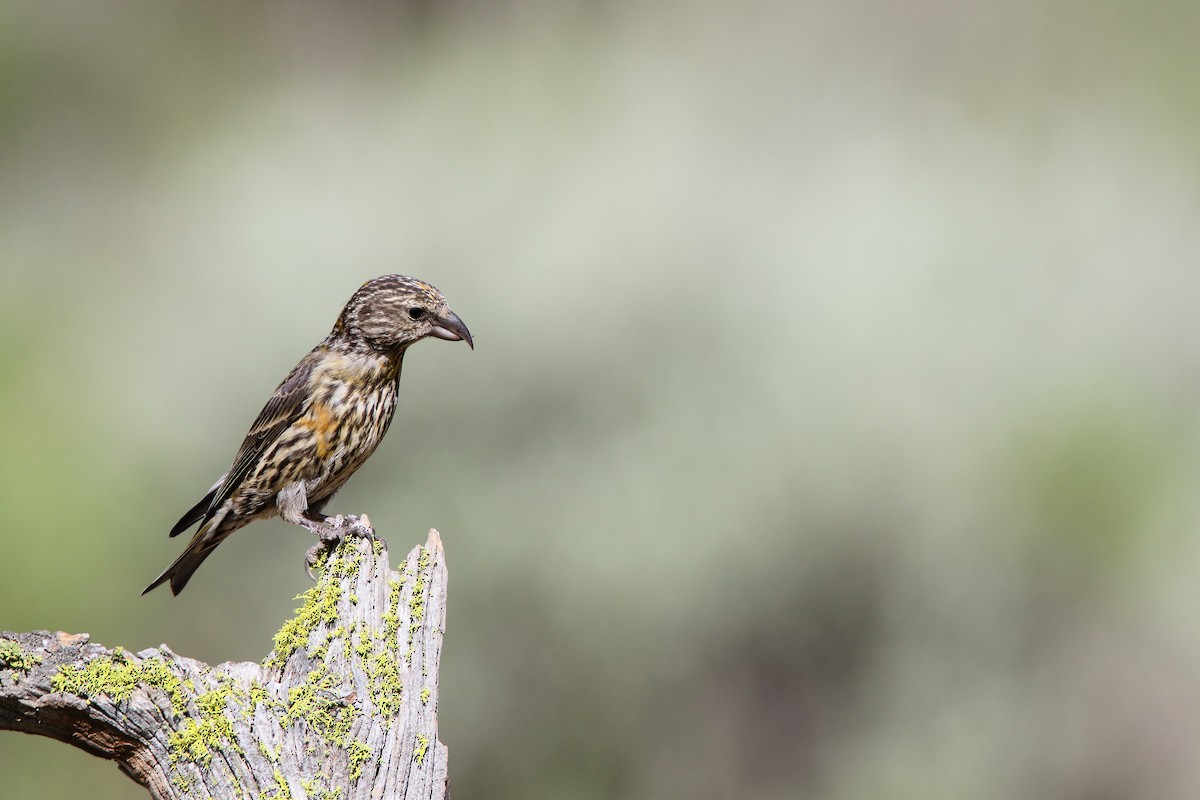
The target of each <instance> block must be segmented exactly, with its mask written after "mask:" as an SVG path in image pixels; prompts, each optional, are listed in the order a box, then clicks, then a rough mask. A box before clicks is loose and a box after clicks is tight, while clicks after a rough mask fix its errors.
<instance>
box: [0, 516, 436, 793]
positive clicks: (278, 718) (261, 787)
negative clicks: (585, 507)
mask: <svg viewBox="0 0 1200 800" xmlns="http://www.w3.org/2000/svg"><path fill="white" fill-rule="evenodd" d="M319 569H320V575H319V578H318V580H317V583H316V585H315V586H313V587H312V588H311V589H309V590H308V591H307V592H305V593H304V594H303V595H301V596H300V598H299V599H300V600H302V602H301V604H300V607H299V608H298V609H297V610H296V615H295V616H294V617H293V618H292V619H290V620H288V621H287V622H285V623H284V624H283V627H282V628H280V630H279V633H277V634H276V635H275V643H274V649H273V650H272V651H271V653H270V655H268V656H267V657H266V659H265V660H264V661H263V662H262V663H261V664H255V663H249V662H247V663H228V662H227V663H224V664H218V665H216V666H209V665H207V664H202V663H200V662H198V661H195V660H193V659H190V658H185V657H183V656H180V655H177V654H176V653H174V652H172V651H171V650H170V649H169V648H168V647H167V646H166V645H162V646H161V647H159V648H157V649H150V650H143V651H142V652H140V653H136V654H131V653H129V652H127V651H125V650H124V649H122V648H120V647H116V648H113V649H111V650H110V649H108V648H105V647H102V646H100V645H97V644H91V643H89V641H88V635H87V634H74V635H72V634H67V633H62V632H59V633H50V632H48V631H35V632H33V633H9V632H3V633H0V730H16V731H24V732H26V733H36V734H40V735H42V736H49V737H52V738H54V739H58V740H59V741H63V742H69V743H70V744H73V745H75V746H76V747H79V748H81V749H83V750H86V751H87V752H89V753H91V754H93V755H96V756H100V757H102V758H111V759H113V760H114V761H116V762H117V764H118V765H119V766H120V768H121V770H122V771H123V772H124V773H125V774H126V775H128V776H129V777H131V778H133V779H134V780H135V781H137V782H138V783H140V784H142V785H143V786H145V787H146V788H147V789H149V790H150V795H151V796H152V797H154V798H172V799H174V798H210V797H211V798H220V799H221V800H225V799H226V798H228V799H230V800H232V799H233V798H246V799H247V800H250V799H251V798H264V800H266V799H268V798H275V799H276V800H283V798H293V799H294V800H299V799H300V798H308V800H335V798H336V800H356V799H358V798H361V799H362V800H366V799H367V798H380V797H386V798H413V799H414V800H415V798H422V799H423V800H440V798H444V797H447V796H448V794H449V792H448V790H447V772H446V763H447V751H446V747H445V746H444V745H443V744H442V743H441V742H439V741H438V739H437V706H438V683H437V679H438V665H439V661H440V657H441V651H442V637H443V635H444V633H445V626H446V562H445V554H444V552H443V550H442V543H441V539H440V537H439V536H438V533H437V531H436V530H430V532H429V538H428V541H427V542H426V543H425V545H423V546H419V547H416V548H414V549H413V550H412V552H410V553H409V554H408V558H407V559H406V560H405V563H404V566H403V567H402V568H401V569H400V570H399V571H393V570H392V569H391V567H390V566H389V564H388V559H387V549H386V547H385V546H384V545H383V543H382V542H381V541H371V540H367V539H360V538H347V539H346V540H345V541H343V542H341V543H340V544H339V545H338V546H337V547H336V549H334V551H333V552H332V553H330V555H329V556H328V557H327V558H326V559H325V561H324V563H323V564H322V565H321V566H320V568H319Z"/></svg>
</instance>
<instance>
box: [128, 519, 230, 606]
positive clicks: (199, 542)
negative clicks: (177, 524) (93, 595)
mask: <svg viewBox="0 0 1200 800" xmlns="http://www.w3.org/2000/svg"><path fill="white" fill-rule="evenodd" d="M221 527H222V526H220V525H216V526H214V525H212V524H211V523H210V524H208V525H202V526H201V527H200V530H198V531H196V534H195V536H193V537H192V540H191V541H190V542H188V546H187V549H186V550H184V551H183V554H182V555H180V556H179V558H177V559H175V560H174V561H172V562H171V566H169V567H167V568H166V569H165V570H163V572H162V574H161V575H159V576H158V577H157V578H155V579H154V581H153V582H152V583H151V584H150V585H149V586H147V587H146V588H145V589H143V590H142V594H146V592H149V591H150V590H151V589H155V588H157V587H159V586H161V585H162V584H164V583H166V582H167V581H170V582H171V594H179V593H180V592H182V591H183V587H184V586H187V582H188V580H189V579H191V577H192V573H193V572H195V571H196V570H197V569H199V567H200V565H201V564H203V563H204V559H206V558H208V557H209V555H210V554H211V553H212V551H213V550H216V549H217V545H219V544H220V543H221V542H223V541H224V540H225V537H227V536H229V534H231V533H233V531H234V530H235V529H226V530H221Z"/></svg>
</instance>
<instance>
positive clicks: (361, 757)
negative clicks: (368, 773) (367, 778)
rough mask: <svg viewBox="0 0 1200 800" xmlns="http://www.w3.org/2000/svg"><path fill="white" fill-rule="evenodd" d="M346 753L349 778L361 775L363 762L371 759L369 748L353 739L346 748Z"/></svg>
mask: <svg viewBox="0 0 1200 800" xmlns="http://www.w3.org/2000/svg"><path fill="white" fill-rule="evenodd" d="M346 753H347V754H348V755H349V756H350V780H352V781H353V780H357V779H358V778H360V777H362V768H363V764H365V763H367V761H369V760H370V759H371V756H372V753H371V748H370V747H367V746H366V745H365V744H363V743H362V742H358V741H354V742H351V743H350V745H349V746H348V747H347V748H346Z"/></svg>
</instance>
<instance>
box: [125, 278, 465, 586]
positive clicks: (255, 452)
mask: <svg viewBox="0 0 1200 800" xmlns="http://www.w3.org/2000/svg"><path fill="white" fill-rule="evenodd" d="M428 337H433V338H437V339H444V340H447V341H452V342H457V341H465V342H466V343H467V345H468V346H469V347H470V348H471V349H472V350H474V349H475V342H474V340H473V339H472V338H471V332H470V331H469V330H468V329H467V326H466V324H465V323H463V321H462V320H461V319H460V318H459V316H458V315H457V314H455V313H454V312H453V311H451V310H450V306H449V305H448V304H447V303H446V298H445V297H443V296H442V293H441V292H439V291H438V290H437V289H436V288H434V287H433V286H431V285H429V284H428V283H425V282H424V281H421V280H418V279H416V278H412V277H409V276H407V275H383V276H381V277H378V278H375V279H373V280H370V281H367V282H366V283H364V284H363V285H362V286H361V287H359V289H358V291H356V292H355V293H354V295H353V296H352V297H351V298H350V300H349V301H348V302H347V303H346V305H345V307H344V308H343V309H342V312H341V314H339V315H338V318H337V321H336V322H335V323H334V326H333V330H332V331H330V333H329V335H328V336H326V337H325V339H324V340H323V341H322V342H321V343H320V344H318V345H317V346H316V347H314V348H313V349H312V351H311V352H310V353H309V354H308V355H306V356H305V357H304V358H302V359H301V360H300V363H298V364H297V365H296V366H295V368H293V369H292V371H291V372H289V373H288V375H287V377H286V378H284V379H283V380H282V381H281V382H280V384H279V386H278V387H276V389H275V392H274V393H273V394H272V395H271V397H270V399H269V400H267V402H266V405H264V406H263V408H262V411H260V412H259V414H258V417H257V418H256V419H255V420H254V423H253V424H252V425H251V426H250V430H249V432H248V433H247V434H246V437H245V439H244V440H243V441H242V445H241V447H239V448H238V451H237V454H236V455H235V456H234V458H233V464H232V466H231V467H230V468H229V470H228V471H227V472H226V473H225V474H224V475H222V476H221V477H220V478H219V479H218V480H217V482H216V483H214V484H213V485H212V487H211V488H210V489H209V490H208V494H206V495H204V497H202V498H201V499H200V501H199V502H198V503H196V504H195V505H194V506H192V507H191V508H189V509H188V510H187V512H185V513H184V515H183V516H182V517H180V518H179V521H178V522H177V523H175V526H174V527H173V528H171V532H170V535H171V536H178V535H179V534H181V533H183V532H184V531H186V530H187V529H188V528H190V527H191V526H192V525H193V524H195V523H197V522H199V523H200V526H199V528H197V530H196V532H195V534H194V535H193V536H192V538H191V541H190V542H188V546H187V549H186V550H184V551H183V554H182V555H180V556H179V558H177V559H175V561H174V562H172V563H171V565H170V566H169V567H167V568H166V569H165V570H163V572H162V574H161V575H159V576H158V577H157V578H155V579H154V581H153V582H152V583H151V584H150V585H149V586H147V587H146V589H145V590H144V591H143V592H142V594H143V595H144V594H146V593H147V592H149V591H150V590H152V589H154V588H156V587H158V586H160V585H162V584H163V583H166V582H167V581H170V584H171V592H172V594H175V595H178V594H179V593H180V592H181V591H183V588H184V587H185V586H186V585H187V583H188V580H189V579H190V578H191V577H192V574H193V573H194V572H195V571H196V569H197V568H198V567H199V566H200V564H201V563H203V561H204V559H206V558H208V556H209V555H211V554H212V552H213V550H215V549H216V547H217V545H219V544H220V543H221V542H223V541H225V539H227V538H228V537H229V536H230V534H232V533H234V532H235V531H237V530H239V529H240V528H242V527H244V526H246V525H248V524H249V523H250V522H253V521H254V520H259V519H267V518H270V517H274V516H276V515H278V516H280V517H281V518H283V519H284V520H285V521H287V522H290V523H293V524H295V525H299V526H301V527H303V528H306V529H307V530H309V531H311V532H312V533H314V534H316V536H317V538H318V542H317V544H316V545H315V546H314V547H313V548H312V549H310V550H309V553H308V556H307V562H308V565H309V567H310V568H311V567H312V566H313V564H314V563H315V561H316V559H317V558H318V557H319V554H320V551H321V550H322V549H323V548H324V547H328V546H330V545H332V544H333V543H335V542H337V541H339V540H340V539H341V538H342V537H343V536H344V535H346V534H347V533H354V534H357V535H368V536H373V534H371V533H370V527H369V525H362V524H360V521H359V519H358V518H357V517H354V516H352V515H347V516H341V515H338V516H336V517H327V516H325V515H324V514H322V513H321V511H322V509H323V508H324V507H325V505H326V503H328V502H329V500H330V498H332V497H333V495H334V493H335V492H336V491H337V490H338V489H340V488H341V487H342V486H343V485H344V484H345V483H346V481H347V479H349V477H350V476H351V475H353V474H354V472H355V470H357V469H358V468H359V467H361V466H362V465H363V462H365V461H366V460H367V459H368V458H370V456H371V454H372V453H374V452H375V448H376V447H378V446H379V442H380V441H381V440H382V439H383V436H384V434H385V433H387V429H388V426H389V425H391V422H392V418H393V416H394V414H395V410H396V393H397V390H398V388H399V382H400V367H401V364H402V362H403V360H404V353H405V351H406V350H407V349H408V348H409V346H410V345H412V344H413V343H414V342H417V341H420V340H421V339H425V338H428Z"/></svg>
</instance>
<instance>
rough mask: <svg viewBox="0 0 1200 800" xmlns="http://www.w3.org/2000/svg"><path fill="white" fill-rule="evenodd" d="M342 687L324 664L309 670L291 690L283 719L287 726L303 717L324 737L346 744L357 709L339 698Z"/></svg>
mask: <svg viewBox="0 0 1200 800" xmlns="http://www.w3.org/2000/svg"><path fill="white" fill-rule="evenodd" d="M340 689H341V683H340V681H338V680H337V678H335V677H334V676H333V675H331V674H330V673H329V671H328V670H327V669H326V667H325V665H324V664H321V665H320V666H318V667H317V668H316V669H315V670H313V671H312V672H310V673H308V677H307V678H305V681H304V683H303V684H301V685H300V686H297V687H295V688H293V689H291V690H290V691H289V692H288V699H287V709H286V712H285V713H284V715H283V718H282V719H281V720H280V723H281V724H282V725H283V726H284V727H285V728H286V727H288V726H289V725H294V724H295V723H297V722H299V721H300V720H304V721H305V722H306V723H307V724H308V726H309V727H310V728H312V730H313V731H315V732H316V733H317V734H318V735H319V736H320V737H321V738H323V739H324V740H325V741H327V742H329V743H331V744H335V745H337V746H339V747H345V746H346V744H347V742H348V741H349V739H350V726H351V725H352V724H353V723H354V717H355V715H356V712H355V710H354V708H353V707H352V706H348V705H346V703H345V702H344V701H343V700H341V699H340V697H339V696H338V692H339V690H340Z"/></svg>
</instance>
